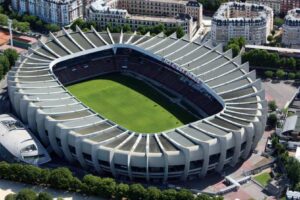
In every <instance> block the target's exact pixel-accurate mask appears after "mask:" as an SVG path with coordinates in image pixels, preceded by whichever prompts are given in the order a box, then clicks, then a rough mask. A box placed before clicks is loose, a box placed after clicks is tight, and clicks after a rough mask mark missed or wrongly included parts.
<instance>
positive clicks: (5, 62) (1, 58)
mask: <svg viewBox="0 0 300 200" xmlns="http://www.w3.org/2000/svg"><path fill="white" fill-rule="evenodd" d="M0 64H1V65H2V66H3V74H6V73H7V72H8V71H9V69H10V63H9V60H8V58H7V57H6V56H4V55H0Z"/></svg>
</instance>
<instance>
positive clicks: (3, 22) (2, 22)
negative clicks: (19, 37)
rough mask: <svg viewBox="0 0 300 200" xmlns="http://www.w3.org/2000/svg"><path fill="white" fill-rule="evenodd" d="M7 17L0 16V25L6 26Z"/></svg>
mask: <svg viewBox="0 0 300 200" xmlns="http://www.w3.org/2000/svg"><path fill="white" fill-rule="evenodd" d="M7 23H8V17H7V15H4V14H0V25H3V26H7Z"/></svg>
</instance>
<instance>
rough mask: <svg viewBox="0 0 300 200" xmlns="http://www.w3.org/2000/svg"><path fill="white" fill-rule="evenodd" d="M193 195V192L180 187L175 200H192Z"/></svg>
mask: <svg viewBox="0 0 300 200" xmlns="http://www.w3.org/2000/svg"><path fill="white" fill-rule="evenodd" d="M193 199H194V196H193V194H192V193H191V192H190V191H189V190H186V189H181V190H179V192H177V194H176V200H193Z"/></svg>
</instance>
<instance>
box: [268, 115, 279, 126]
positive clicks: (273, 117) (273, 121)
mask: <svg viewBox="0 0 300 200" xmlns="http://www.w3.org/2000/svg"><path fill="white" fill-rule="evenodd" d="M276 123H277V116H276V114H270V115H269V117H268V124H269V125H270V126H271V127H273V128H274V127H275V126H276Z"/></svg>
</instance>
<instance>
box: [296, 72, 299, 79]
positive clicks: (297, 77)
mask: <svg viewBox="0 0 300 200" xmlns="http://www.w3.org/2000/svg"><path fill="white" fill-rule="evenodd" d="M296 79H300V71H299V72H297V73H296Z"/></svg>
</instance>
